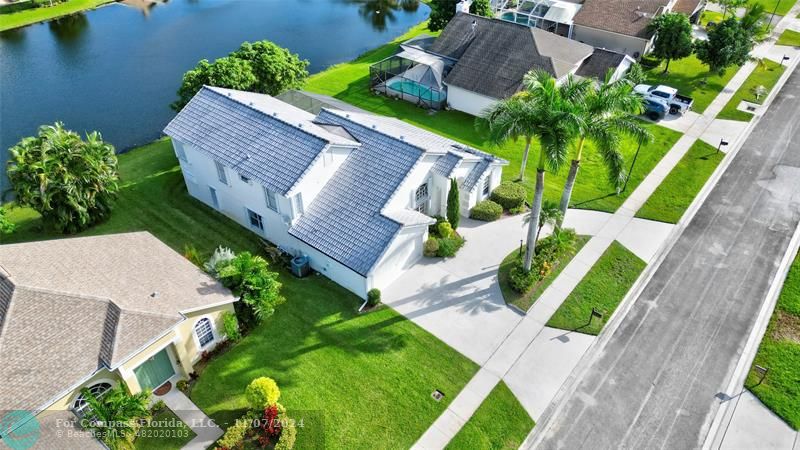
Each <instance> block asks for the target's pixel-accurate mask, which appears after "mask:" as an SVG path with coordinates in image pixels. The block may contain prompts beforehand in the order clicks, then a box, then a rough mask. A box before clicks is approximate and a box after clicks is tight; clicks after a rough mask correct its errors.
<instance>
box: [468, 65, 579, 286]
mask: <svg viewBox="0 0 800 450" xmlns="http://www.w3.org/2000/svg"><path fill="white" fill-rule="evenodd" d="M524 83H525V90H524V91H522V92H521V93H519V94H517V95H515V96H513V97H511V98H509V99H507V100H502V101H500V102H499V103H498V104H496V105H495V106H494V107H492V108H490V109H489V110H488V111H487V112H486V113H485V114H484V116H483V117H482V121H484V122H485V123H486V124H487V125H488V128H489V139H490V140H491V141H492V142H494V143H502V142H505V141H507V140H509V139H511V140H514V139H517V138H519V137H524V138H525V140H526V146H525V152H524V154H523V161H522V172H521V173H522V174H524V173H525V165H526V163H527V158H528V153H529V152H530V147H531V141H532V140H533V138H534V137H536V138H537V139H538V141H539V148H538V152H539V153H538V156H537V158H536V161H537V164H536V187H535V189H534V196H533V206H532V208H531V213H530V218H531V219H530V221H529V222H528V239H527V240H528V245H527V247H526V248H525V259H524V261H523V269H524V270H525V271H526V272H529V271H530V270H531V265H532V262H533V255H534V254H535V252H536V235H537V231H538V230H539V215H540V213H541V210H542V196H543V194H544V173H545V170H547V169H549V170H551V171H553V172H556V171H558V169H559V168H560V167H561V165H562V164H563V163H564V162H565V161H566V159H567V153H568V151H567V146H568V144H569V141H570V137H571V136H573V135H574V131H573V130H574V127H575V121H576V120H577V117H576V115H575V114H574V112H573V109H574V106H573V102H571V101H569V100H568V99H567V98H565V96H564V94H565V90H562V89H559V88H558V86H557V85H556V80H555V79H554V78H553V77H552V76H551V75H550V74H549V73H547V72H545V71H541V70H539V71H534V72H531V73H529V74H528V75H526V76H525V79H524Z"/></svg>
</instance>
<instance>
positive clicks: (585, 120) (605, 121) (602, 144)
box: [559, 72, 652, 224]
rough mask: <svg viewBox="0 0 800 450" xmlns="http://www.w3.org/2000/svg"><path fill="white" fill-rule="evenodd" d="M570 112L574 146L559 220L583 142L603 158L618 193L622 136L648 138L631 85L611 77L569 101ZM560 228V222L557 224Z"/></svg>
mask: <svg viewBox="0 0 800 450" xmlns="http://www.w3.org/2000/svg"><path fill="white" fill-rule="evenodd" d="M572 104H573V108H574V110H575V111H576V114H577V115H578V120H577V121H576V124H577V127H576V131H577V135H576V138H577V142H576V144H575V150H574V154H573V158H572V162H571V164H570V168H569V174H568V175H567V181H566V183H565V184H564V191H563V193H562V194H561V203H560V205H559V210H561V220H562V221H563V220H564V216H565V215H566V214H567V208H568V207H569V202H570V198H571V197H572V188H573V187H574V186H575V179H576V178H577V177H578V169H579V168H580V165H581V159H582V158H583V151H584V150H585V148H586V147H585V144H586V142H587V141H589V142H591V143H592V144H594V148H596V149H597V151H598V152H599V153H600V156H601V157H602V158H603V163H604V165H605V166H606V169H607V171H608V181H609V183H611V185H613V186H614V187H615V188H617V189H619V187H620V186H621V185H622V183H623V182H625V176H626V175H625V168H624V167H623V163H624V159H623V157H622V153H620V149H619V147H620V142H621V141H622V137H623V136H630V137H634V138H636V139H638V140H640V141H641V142H642V143H646V142H649V141H650V140H651V139H652V135H651V134H650V132H649V131H647V129H646V128H644V127H643V126H642V125H641V123H640V122H639V121H638V120H637V118H636V115H637V114H639V113H640V112H641V110H642V99H641V97H640V96H638V95H636V93H635V92H633V85H632V84H631V83H628V82H627V81H622V80H621V81H618V82H611V73H610V72H609V74H608V75H606V78H605V79H604V80H603V82H602V83H600V84H594V83H591V84H590V86H589V89H587V90H586V91H585V92H584V93H583V95H581V96H579V97H574V98H573V99H572ZM559 224H560V222H559Z"/></svg>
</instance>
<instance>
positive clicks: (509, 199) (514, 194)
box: [490, 181, 527, 211]
mask: <svg viewBox="0 0 800 450" xmlns="http://www.w3.org/2000/svg"><path fill="white" fill-rule="evenodd" d="M526 195H527V192H525V187H524V186H522V184H521V183H514V182H512V181H504V182H502V183H500V186H497V187H496V188H495V189H494V191H492V196H491V197H490V198H491V200H492V201H493V202H495V203H499V204H500V206H502V207H503V209H505V210H508V211H519V210H520V209H521V208H522V207H523V205H524V204H525V196H526Z"/></svg>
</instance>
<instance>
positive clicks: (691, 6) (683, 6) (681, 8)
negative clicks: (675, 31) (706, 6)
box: [672, 0, 700, 16]
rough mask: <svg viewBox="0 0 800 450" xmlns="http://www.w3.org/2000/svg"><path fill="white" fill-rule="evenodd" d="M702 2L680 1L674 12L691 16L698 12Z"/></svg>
mask: <svg viewBox="0 0 800 450" xmlns="http://www.w3.org/2000/svg"><path fill="white" fill-rule="evenodd" d="M698 6H700V0H678V1H677V2H676V3H675V6H673V7H672V12H679V13H683V14H686V15H687V16H690V15H692V14H694V13H695V12H696V11H697V7H698Z"/></svg>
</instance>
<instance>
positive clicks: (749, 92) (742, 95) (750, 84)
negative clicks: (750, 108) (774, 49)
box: [717, 58, 786, 122]
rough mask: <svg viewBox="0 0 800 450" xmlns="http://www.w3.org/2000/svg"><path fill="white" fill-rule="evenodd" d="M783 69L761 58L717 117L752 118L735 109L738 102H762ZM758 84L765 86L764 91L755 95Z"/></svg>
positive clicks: (729, 118)
mask: <svg viewBox="0 0 800 450" xmlns="http://www.w3.org/2000/svg"><path fill="white" fill-rule="evenodd" d="M784 70H786V69H785V67H783V66H782V65H780V64H778V63H776V62H773V61H772V60H769V59H766V58H765V59H764V60H763V65H759V66H758V67H756V68H755V70H753V72H752V73H750V75H749V76H748V77H747V79H746V80H745V81H744V83H743V84H742V86H741V87H740V88H739V90H737V91H736V93H735V94H733V97H731V99H730V101H728V104H726V105H725V107H724V108H722V111H720V112H719V114H718V115H717V119H728V120H741V121H743V122H747V121H749V120H750V119H752V118H753V115H752V114H750V113H748V112H745V111H740V110H738V109H736V107H737V106H739V103H741V102H742V101H747V102H751V103H757V104H759V105H760V104H762V103H763V102H764V99H765V98H767V95H769V92H770V91H772V88H773V87H774V86H775V83H777V82H778V79H779V78H780V77H781V75H783V71H784ZM759 86H763V87H764V88H766V91H765V92H764V93H761V95H759V96H758V97H756V88H758V87H759Z"/></svg>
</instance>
